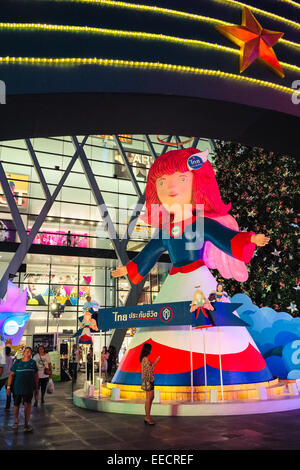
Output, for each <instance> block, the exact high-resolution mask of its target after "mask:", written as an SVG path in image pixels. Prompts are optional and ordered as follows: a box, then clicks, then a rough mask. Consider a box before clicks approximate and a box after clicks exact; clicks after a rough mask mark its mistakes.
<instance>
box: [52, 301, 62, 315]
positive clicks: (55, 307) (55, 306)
mask: <svg viewBox="0 0 300 470" xmlns="http://www.w3.org/2000/svg"><path fill="white" fill-rule="evenodd" d="M64 310H65V306H64V305H61V304H60V303H58V302H53V303H52V304H51V313H52V315H53V317H54V318H60V317H61V314H62V313H63V311H64Z"/></svg>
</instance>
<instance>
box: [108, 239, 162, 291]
mask: <svg viewBox="0 0 300 470" xmlns="http://www.w3.org/2000/svg"><path fill="white" fill-rule="evenodd" d="M164 251H166V248H165V247H164V246H163V243H162V240H161V239H160V238H152V239H151V240H150V241H149V242H148V243H147V245H146V246H145V248H143V249H142V251H141V252H140V253H139V254H138V255H137V256H136V257H135V258H134V259H133V260H132V261H129V263H127V264H126V266H119V267H118V268H117V269H115V270H114V271H112V276H113V277H121V276H126V275H128V277H129V279H130V281H131V282H133V284H138V283H139V282H140V281H141V280H142V279H143V278H144V277H145V276H146V275H147V274H148V273H149V271H151V269H152V268H153V266H154V265H155V263H156V262H157V260H158V258H159V257H160V255H161V254H162V253H163V252H164Z"/></svg>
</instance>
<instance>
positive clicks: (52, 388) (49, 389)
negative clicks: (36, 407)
mask: <svg viewBox="0 0 300 470" xmlns="http://www.w3.org/2000/svg"><path fill="white" fill-rule="evenodd" d="M53 392H54V383H53V380H52V379H49V382H48V386H47V393H53Z"/></svg>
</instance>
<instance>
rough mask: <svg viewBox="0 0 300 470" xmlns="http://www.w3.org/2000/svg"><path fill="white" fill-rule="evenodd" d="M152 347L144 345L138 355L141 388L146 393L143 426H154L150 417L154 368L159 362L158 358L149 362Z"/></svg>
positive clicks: (147, 344) (148, 344)
mask: <svg viewBox="0 0 300 470" xmlns="http://www.w3.org/2000/svg"><path fill="white" fill-rule="evenodd" d="M151 349H152V346H151V344H150V343H144V345H143V348H142V350H141V354H140V363H141V365H142V384H141V388H142V390H144V391H145V392H146V402H145V412H146V416H145V419H144V421H145V424H152V425H153V424H155V421H153V419H152V418H151V416H150V412H151V406H152V402H153V399H154V367H155V365H156V364H157V363H158V361H159V360H160V356H158V357H157V358H156V360H155V361H154V362H153V364H152V362H151V361H150V360H149V358H148V356H149V354H150V353H151Z"/></svg>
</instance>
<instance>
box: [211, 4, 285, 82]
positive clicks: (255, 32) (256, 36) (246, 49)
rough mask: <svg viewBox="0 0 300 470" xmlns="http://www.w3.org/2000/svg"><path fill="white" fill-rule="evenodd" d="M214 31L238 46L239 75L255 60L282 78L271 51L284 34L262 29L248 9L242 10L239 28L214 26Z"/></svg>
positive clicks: (277, 63)
mask: <svg viewBox="0 0 300 470" xmlns="http://www.w3.org/2000/svg"><path fill="white" fill-rule="evenodd" d="M216 29H217V30H218V31H219V32H220V33H221V34H223V35H224V36H226V37H227V38H228V39H230V40H231V41H232V42H234V43H235V44H237V45H238V46H240V48H241V50H240V73H242V72H243V71H244V70H246V68H247V67H249V65H251V64H252V63H253V62H254V61H255V60H260V61H262V62H263V63H264V64H265V65H267V66H268V67H269V68H271V70H273V72H275V73H276V74H277V75H279V76H280V77H281V78H283V77H284V72H283V70H282V68H281V65H280V64H279V62H278V60H277V57H276V55H275V52H274V51H273V46H274V44H276V43H277V41H279V39H280V38H281V37H282V36H283V34H284V33H280V32H277V31H270V30H269V29H264V28H263V27H262V26H261V25H260V24H259V22H258V21H257V19H256V18H255V16H254V15H253V13H251V11H250V10H249V8H247V7H244V8H243V13H242V24H241V25H240V26H239V25H233V26H216Z"/></svg>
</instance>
